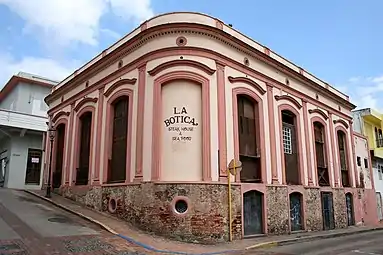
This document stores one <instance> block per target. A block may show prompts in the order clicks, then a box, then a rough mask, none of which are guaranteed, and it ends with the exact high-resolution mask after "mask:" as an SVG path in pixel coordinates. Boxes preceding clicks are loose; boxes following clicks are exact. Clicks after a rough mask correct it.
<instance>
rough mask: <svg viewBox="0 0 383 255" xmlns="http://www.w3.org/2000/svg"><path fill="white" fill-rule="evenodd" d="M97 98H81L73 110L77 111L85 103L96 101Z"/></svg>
mask: <svg viewBox="0 0 383 255" xmlns="http://www.w3.org/2000/svg"><path fill="white" fill-rule="evenodd" d="M97 101H98V98H97V97H86V98H84V99H83V100H81V101H80V102H79V103H78V104H77V105H76V107H75V108H74V109H73V110H74V111H75V112H78V110H80V109H81V107H82V106H83V105H84V104H86V103H97Z"/></svg>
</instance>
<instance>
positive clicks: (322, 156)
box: [314, 122, 330, 186]
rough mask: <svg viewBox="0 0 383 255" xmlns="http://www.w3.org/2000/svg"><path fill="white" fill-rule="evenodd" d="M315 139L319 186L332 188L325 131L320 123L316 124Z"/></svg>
mask: <svg viewBox="0 0 383 255" xmlns="http://www.w3.org/2000/svg"><path fill="white" fill-rule="evenodd" d="M314 139H315V155H316V163H317V173H318V183H319V186H330V181H329V174H328V168H327V160H326V151H325V148H326V146H325V145H326V142H325V129H324V126H323V125H322V124H321V123H320V122H314Z"/></svg>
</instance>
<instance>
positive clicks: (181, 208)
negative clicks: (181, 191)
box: [175, 199, 188, 214]
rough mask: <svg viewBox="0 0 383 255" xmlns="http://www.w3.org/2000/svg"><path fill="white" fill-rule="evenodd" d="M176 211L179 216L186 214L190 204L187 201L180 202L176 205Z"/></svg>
mask: <svg viewBox="0 0 383 255" xmlns="http://www.w3.org/2000/svg"><path fill="white" fill-rule="evenodd" d="M175 210H176V212H177V213H179V214H183V213H186V211H187V210H188V204H187V203H186V201H185V200H182V199H181V200H178V201H177V202H176V204H175Z"/></svg>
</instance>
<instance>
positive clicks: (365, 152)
mask: <svg viewBox="0 0 383 255" xmlns="http://www.w3.org/2000/svg"><path fill="white" fill-rule="evenodd" d="M354 146H355V158H354V160H355V161H356V168H357V171H358V178H359V181H360V180H362V178H363V180H364V187H365V188H366V189H372V176H371V171H370V169H371V168H372V166H371V161H370V151H369V148H368V144H367V138H363V137H360V136H358V135H354ZM358 157H359V158H360V164H359V163H358ZM365 160H367V167H366V165H365ZM374 179H375V178H374Z"/></svg>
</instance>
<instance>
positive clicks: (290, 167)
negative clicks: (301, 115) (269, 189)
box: [282, 110, 300, 184]
mask: <svg viewBox="0 0 383 255" xmlns="http://www.w3.org/2000/svg"><path fill="white" fill-rule="evenodd" d="M296 136H297V135H296V116H295V115H294V114H293V113H292V112H290V111H286V110H284V111H282V141H283V151H284V158H285V172H286V182H287V184H300V181H299V166H298V151H297V142H296V140H297V139H296Z"/></svg>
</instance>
